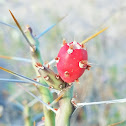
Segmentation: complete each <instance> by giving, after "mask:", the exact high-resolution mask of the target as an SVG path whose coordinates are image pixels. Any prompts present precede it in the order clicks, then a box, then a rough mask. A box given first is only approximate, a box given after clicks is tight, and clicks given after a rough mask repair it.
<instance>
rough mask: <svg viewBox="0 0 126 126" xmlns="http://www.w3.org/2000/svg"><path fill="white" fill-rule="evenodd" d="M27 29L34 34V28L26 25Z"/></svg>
mask: <svg viewBox="0 0 126 126" xmlns="http://www.w3.org/2000/svg"><path fill="white" fill-rule="evenodd" d="M26 29H27V30H28V31H30V33H31V34H32V28H31V27H30V25H26Z"/></svg>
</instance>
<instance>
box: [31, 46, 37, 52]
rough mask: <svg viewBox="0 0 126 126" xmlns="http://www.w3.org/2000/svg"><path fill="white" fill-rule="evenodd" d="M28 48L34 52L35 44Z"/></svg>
mask: <svg viewBox="0 0 126 126" xmlns="http://www.w3.org/2000/svg"><path fill="white" fill-rule="evenodd" d="M30 50H31V52H33V53H34V52H35V51H36V46H35V45H32V47H31V46H30Z"/></svg>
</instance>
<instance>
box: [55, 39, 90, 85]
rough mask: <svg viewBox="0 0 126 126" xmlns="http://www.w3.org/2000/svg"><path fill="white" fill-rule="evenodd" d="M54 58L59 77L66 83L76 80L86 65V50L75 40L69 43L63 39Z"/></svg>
mask: <svg viewBox="0 0 126 126" xmlns="http://www.w3.org/2000/svg"><path fill="white" fill-rule="evenodd" d="M55 60H56V62H57V70H58V73H59V75H60V77H61V78H62V79H63V80H64V81H65V82H67V83H71V82H74V81H75V80H77V79H78V78H79V77H80V76H81V75H82V74H83V73H84V71H85V69H86V68H87V66H88V65H87V63H88V62H87V60H88V55H87V50H86V49H84V45H80V44H79V43H78V42H75V41H74V42H71V43H69V44H67V43H66V41H65V42H64V41H63V46H62V47H61V48H60V51H59V53H58V56H57V57H56V58H55Z"/></svg>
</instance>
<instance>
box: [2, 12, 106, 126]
mask: <svg viewBox="0 0 126 126" xmlns="http://www.w3.org/2000/svg"><path fill="white" fill-rule="evenodd" d="M10 13H11V15H12V17H13V19H14V21H15V23H16V24H17V26H18V28H19V30H20V31H21V33H22V34H23V36H24V37H25V39H26V41H27V42H28V44H29V46H30V51H31V57H32V65H33V67H34V69H35V71H36V75H37V77H38V76H39V78H38V79H39V82H38V81H36V79H35V80H33V79H29V78H27V77H25V76H23V75H20V74H18V73H15V72H12V71H10V70H8V69H5V68H3V67H0V69H1V70H4V71H6V72H8V73H11V74H13V75H15V76H17V77H19V78H21V79H23V80H25V81H21V80H20V81H19V80H17V81H14V80H10V81H11V82H18V83H30V84H33V83H34V85H35V86H36V87H37V88H38V90H39V91H40V92H41V96H42V99H40V98H37V97H36V96H35V95H33V94H32V93H31V92H30V91H28V90H27V89H24V88H23V87H22V86H21V85H19V86H20V87H22V88H23V89H24V90H25V91H26V92H27V93H29V94H30V95H32V96H33V97H34V98H36V99H37V100H38V101H40V102H41V103H42V104H43V113H44V116H45V126H70V117H71V115H72V113H73V112H74V110H75V108H76V105H77V104H76V103H75V101H74V100H73V99H72V98H73V88H74V85H73V82H74V81H76V82H78V79H79V77H81V76H82V74H83V73H84V71H85V70H86V69H88V70H89V68H90V67H91V66H90V65H89V63H88V52H87V50H86V47H85V45H84V44H85V43H86V42H87V41H89V40H90V39H92V38H94V37H95V36H97V35H99V34H100V33H102V32H103V31H105V30H106V29H107V28H105V29H103V30H101V31H100V32H98V33H96V34H94V35H93V36H91V37H89V38H87V39H86V40H84V41H82V42H81V43H79V42H76V41H73V42H70V43H67V42H66V41H65V40H63V46H62V47H61V48H60V49H59V53H58V55H57V57H56V58H55V60H54V61H55V62H56V65H57V71H58V73H54V72H53V70H51V69H50V67H49V64H46V65H45V64H44V62H43V60H42V56H41V55H40V49H39V41H38V39H39V37H41V36H42V35H43V34H45V33H46V32H47V31H49V30H50V29H51V28H53V27H54V26H55V25H56V24H54V25H52V26H51V27H49V28H48V29H47V30H46V31H44V32H43V33H41V34H40V35H39V36H37V37H35V36H33V34H32V29H31V27H30V26H27V27H26V30H25V32H24V31H23V30H22V28H21V26H20V25H19V23H18V21H17V20H16V18H15V16H14V15H13V14H12V12H11V11H10ZM62 19H63V18H61V19H59V21H61V20H62ZM59 21H58V22H59ZM51 91H55V92H57V96H58V97H57V98H56V99H54V98H53V94H52V92H51ZM57 102H58V103H59V107H58V108H56V109H55V108H54V107H53V106H54V104H56V103H57ZM27 122H28V120H27ZM34 125H35V123H34Z"/></svg>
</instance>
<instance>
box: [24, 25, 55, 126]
mask: <svg viewBox="0 0 126 126" xmlns="http://www.w3.org/2000/svg"><path fill="white" fill-rule="evenodd" d="M26 36H27V38H28V39H29V41H30V42H31V44H32V45H33V46H34V47H35V48H34V50H33V49H31V56H32V65H33V67H34V69H35V71H36V74H37V76H39V75H40V74H39V73H38V69H37V68H36V67H35V65H36V63H41V64H43V60H42V58H41V55H40V51H39V42H38V40H37V39H35V38H34V37H33V35H32V30H31V28H30V27H27V29H26ZM39 80H40V83H44V84H46V82H45V81H44V80H43V78H40V79H39ZM39 90H40V92H41V95H42V99H43V101H44V102H45V103H51V102H52V101H53V96H52V93H51V92H50V90H49V89H47V88H44V87H39ZM43 112H44V116H45V126H55V114H54V112H52V111H51V110H48V109H47V108H46V107H44V106H43Z"/></svg>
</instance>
